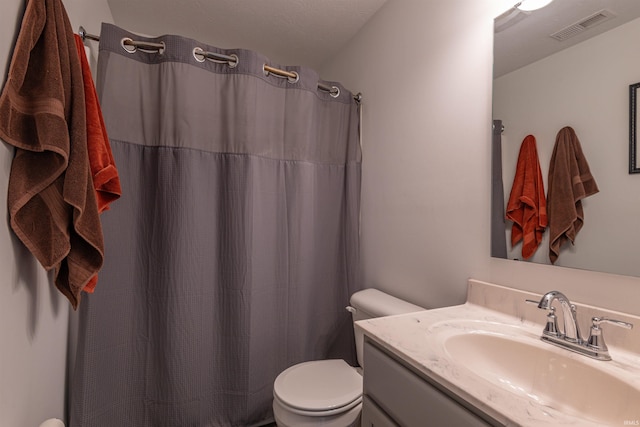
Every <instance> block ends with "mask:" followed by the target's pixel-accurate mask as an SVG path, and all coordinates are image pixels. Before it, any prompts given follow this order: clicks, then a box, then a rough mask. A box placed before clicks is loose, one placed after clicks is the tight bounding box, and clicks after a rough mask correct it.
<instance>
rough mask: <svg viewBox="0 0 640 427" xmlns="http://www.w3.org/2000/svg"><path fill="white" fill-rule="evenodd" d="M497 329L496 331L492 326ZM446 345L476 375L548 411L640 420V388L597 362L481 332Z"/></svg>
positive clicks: (609, 421)
mask: <svg viewBox="0 0 640 427" xmlns="http://www.w3.org/2000/svg"><path fill="white" fill-rule="evenodd" d="M493 329H495V327H494V328H493ZM459 332H460V333H457V334H453V335H449V336H447V337H446V338H445V339H444V340H443V342H442V344H443V346H444V350H445V352H446V353H447V354H448V355H449V357H450V358H451V359H452V360H453V361H454V362H455V363H456V364H459V365H460V366H461V367H464V369H467V370H469V371H471V372H472V373H473V374H474V375H476V376H478V377H480V378H482V379H483V380H485V381H489V382H490V383H492V384H493V385H495V386H498V387H501V388H502V389H505V390H507V391H509V392H512V393H514V394H517V395H520V396H523V397H526V398H529V399H532V400H534V401H535V402H537V403H539V404H540V405H541V406H543V407H549V408H553V409H555V410H558V411H561V412H564V413H570V414H573V415H575V416H578V417H581V418H585V419H589V420H591V421H595V422H597V423H602V424H605V425H624V422H625V421H627V422H628V421H629V420H631V421H633V422H637V420H639V419H640V409H639V406H640V404H639V403H638V402H640V390H638V389H637V388H635V387H633V386H632V385H630V384H628V383H627V382H625V381H624V380H623V379H621V378H619V377H618V376H615V375H614V374H612V373H610V372H609V371H608V370H605V369H601V367H600V366H598V364H607V363H613V362H602V361H594V360H591V359H587V358H585V360H584V361H583V360H581V359H580V358H581V357H584V356H579V355H573V354H572V353H570V352H568V351H566V350H563V349H559V348H556V347H554V346H551V345H549V344H546V343H543V342H541V341H539V340H538V339H534V338H532V337H530V336H518V335H516V334H511V333H510V334H500V333H497V332H495V331H494V332H491V331H482V330H481V329H476V330H470V329H466V330H465V331H459Z"/></svg>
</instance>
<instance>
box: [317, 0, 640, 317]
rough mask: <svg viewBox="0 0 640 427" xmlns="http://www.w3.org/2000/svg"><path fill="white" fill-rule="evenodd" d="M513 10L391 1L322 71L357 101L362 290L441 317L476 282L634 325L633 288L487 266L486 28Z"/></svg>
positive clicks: (519, 265)
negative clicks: (626, 317)
mask: <svg viewBox="0 0 640 427" xmlns="http://www.w3.org/2000/svg"><path fill="white" fill-rule="evenodd" d="M513 3H515V2H514V1H508V0H501V1H499V2H497V1H495V0H477V1H476V0H429V1H425V0H390V1H389V2H388V3H387V4H386V5H385V6H383V8H382V9H381V10H380V11H379V12H378V13H377V14H376V16H374V18H373V19H372V20H371V21H370V22H369V23H368V24H367V25H366V26H365V28H363V30H361V31H360V32H359V33H358V34H357V35H356V37H354V38H353V39H352V40H351V42H350V43H348V45H347V46H345V48H344V49H343V50H342V51H341V52H340V53H339V54H338V55H337V56H336V57H335V58H333V59H332V60H331V61H329V63H327V64H326V65H325V66H324V67H323V68H322V69H321V70H320V71H321V75H322V76H323V78H325V79H336V80H340V81H342V82H343V83H345V85H346V86H347V87H349V88H351V89H352V90H354V91H362V92H363V94H364V99H365V103H364V120H363V128H364V147H363V152H364V154H363V159H364V160H363V200H362V241H363V249H362V250H363V262H364V269H365V280H366V286H369V287H378V288H381V289H383V290H387V291H388V292H391V293H393V294H395V295H398V296H401V297H404V298H407V299H410V300H411V301H413V302H415V303H417V304H421V305H423V306H426V307H436V306H444V305H451V304H457V303H461V302H463V301H464V300H465V294H466V279H467V278H469V277H472V278H476V279H480V280H485V281H490V282H493V283H497V284H501V285H505V286H511V287H515V288H519V289H524V290H530V291H534V292H540V293H544V292H546V291H548V290H551V289H559V290H562V291H564V292H565V293H566V294H567V295H568V296H569V297H570V298H573V299H574V300H575V301H578V302H583V303H586V304H593V305H601V306H605V307H608V308H611V309H614V310H619V311H625V312H629V313H635V314H640V308H639V307H640V305H639V304H638V302H639V301H640V279H638V278H636V277H627V276H617V275H612V274H604V273H594V272H588V271H583V270H575V269H567V268H562V267H554V266H544V265H532V264H529V263H523V262H516V261H509V260H501V259H493V258H491V257H490V246H489V224H490V219H489V211H490V206H489V200H490V187H489V185H490V148H489V147H490V141H491V140H490V136H491V92H492V55H493V53H492V52H493V18H494V17H495V16H497V15H499V14H500V13H502V12H504V11H505V10H507V9H508V7H509V6H511V5H512V4H513ZM585 327H586V325H585Z"/></svg>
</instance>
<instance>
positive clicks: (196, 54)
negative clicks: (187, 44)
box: [191, 47, 207, 62]
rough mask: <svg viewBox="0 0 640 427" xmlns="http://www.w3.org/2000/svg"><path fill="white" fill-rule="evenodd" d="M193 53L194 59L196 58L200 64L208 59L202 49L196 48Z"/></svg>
mask: <svg viewBox="0 0 640 427" xmlns="http://www.w3.org/2000/svg"><path fill="white" fill-rule="evenodd" d="M191 53H192V54H193V57H194V58H195V60H196V61H198V62H204V61H205V59H207V58H206V57H205V56H204V50H202V48H200V47H194V48H193V50H192V51H191Z"/></svg>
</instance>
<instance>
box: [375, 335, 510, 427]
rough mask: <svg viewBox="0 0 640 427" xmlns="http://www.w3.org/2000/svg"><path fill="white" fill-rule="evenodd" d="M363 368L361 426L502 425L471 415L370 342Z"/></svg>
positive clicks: (470, 411) (471, 426)
mask: <svg viewBox="0 0 640 427" xmlns="http://www.w3.org/2000/svg"><path fill="white" fill-rule="evenodd" d="M364 366H365V367H364V403H363V409H362V427H395V426H406V427H414V426H415V427H429V426H438V427H439V426H448V427H457V426H460V427H475V426H479V427H480V426H492V425H500V424H497V423H495V422H490V421H495V420H485V419H483V417H482V415H481V414H476V413H474V412H472V410H470V409H468V408H467V407H465V406H463V404H462V402H458V401H456V400H455V398H453V397H452V396H450V395H448V394H445V393H444V392H443V391H441V390H440V389H439V388H438V387H437V386H436V385H435V384H432V383H431V382H430V381H427V380H426V379H425V378H423V377H422V376H418V374H416V373H415V372H414V371H412V370H410V369H409V368H408V367H406V366H405V365H403V364H402V362H400V361H399V360H397V359H396V358H395V357H394V356H392V355H391V354H390V353H388V352H387V351H385V350H383V349H382V348H380V347H378V346H377V345H376V344H375V343H373V342H372V341H371V340H369V339H367V340H366V341H365V346H364ZM485 417H486V416H485ZM486 418H488V417H486Z"/></svg>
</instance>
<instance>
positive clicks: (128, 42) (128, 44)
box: [120, 37, 138, 53]
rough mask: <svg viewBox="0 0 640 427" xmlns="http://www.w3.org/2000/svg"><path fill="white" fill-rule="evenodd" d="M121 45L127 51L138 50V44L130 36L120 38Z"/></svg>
mask: <svg viewBox="0 0 640 427" xmlns="http://www.w3.org/2000/svg"><path fill="white" fill-rule="evenodd" d="M120 46H122V48H123V49H124V50H125V51H126V52H127V53H136V51H137V50H138V48H137V46H136V45H135V44H133V39H131V38H129V37H124V38H123V39H122V40H120Z"/></svg>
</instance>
